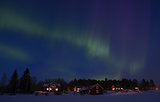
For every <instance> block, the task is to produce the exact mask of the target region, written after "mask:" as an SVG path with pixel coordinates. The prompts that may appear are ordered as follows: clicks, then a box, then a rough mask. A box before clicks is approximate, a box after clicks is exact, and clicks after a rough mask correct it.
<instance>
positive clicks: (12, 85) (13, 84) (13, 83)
mask: <svg viewBox="0 0 160 102" xmlns="http://www.w3.org/2000/svg"><path fill="white" fill-rule="evenodd" d="M17 89H18V74H17V71H16V70H15V71H14V73H13V75H12V77H11V80H10V82H9V85H8V91H9V93H12V94H15V93H16V91H17Z"/></svg>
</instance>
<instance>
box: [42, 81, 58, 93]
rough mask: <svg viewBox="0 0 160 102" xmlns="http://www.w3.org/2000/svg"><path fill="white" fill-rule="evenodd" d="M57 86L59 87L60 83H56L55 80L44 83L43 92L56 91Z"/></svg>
mask: <svg viewBox="0 0 160 102" xmlns="http://www.w3.org/2000/svg"><path fill="white" fill-rule="evenodd" d="M59 87H60V84H57V83H56V82H50V83H45V84H44V85H43V88H44V91H45V92H58V91H59Z"/></svg>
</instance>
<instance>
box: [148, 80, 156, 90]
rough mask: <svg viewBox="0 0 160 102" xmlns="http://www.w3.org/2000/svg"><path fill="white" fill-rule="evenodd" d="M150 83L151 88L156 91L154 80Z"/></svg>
mask: <svg viewBox="0 0 160 102" xmlns="http://www.w3.org/2000/svg"><path fill="white" fill-rule="evenodd" d="M149 83H150V87H151V88H152V89H154V88H155V87H156V86H155V83H154V81H153V80H150V82H149Z"/></svg>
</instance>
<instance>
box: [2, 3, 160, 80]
mask: <svg viewBox="0 0 160 102" xmlns="http://www.w3.org/2000/svg"><path fill="white" fill-rule="evenodd" d="M26 67H28V68H29V69H30V72H31V75H32V76H36V77H37V78H38V79H46V78H59V77H60V78H64V79H66V80H71V79H74V78H96V79H104V78H105V77H107V78H109V79H121V78H131V79H132V78H136V79H142V78H145V79H154V80H156V81H160V69H159V68H160V0H0V77H1V76H2V75H3V73H6V74H7V75H8V77H9V78H10V76H11V74H12V73H13V71H14V69H17V71H18V74H19V77H20V76H21V75H22V74H23V71H24V70H25V68H26Z"/></svg>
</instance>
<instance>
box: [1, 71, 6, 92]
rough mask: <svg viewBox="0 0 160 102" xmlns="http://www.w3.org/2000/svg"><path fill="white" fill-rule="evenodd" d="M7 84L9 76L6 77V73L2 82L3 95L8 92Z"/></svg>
mask: <svg viewBox="0 0 160 102" xmlns="http://www.w3.org/2000/svg"><path fill="white" fill-rule="evenodd" d="M6 84H7V76H6V73H4V74H3V76H2V78H1V81H0V92H1V93H5V92H6V91H7V89H6V88H7V87H6Z"/></svg>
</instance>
